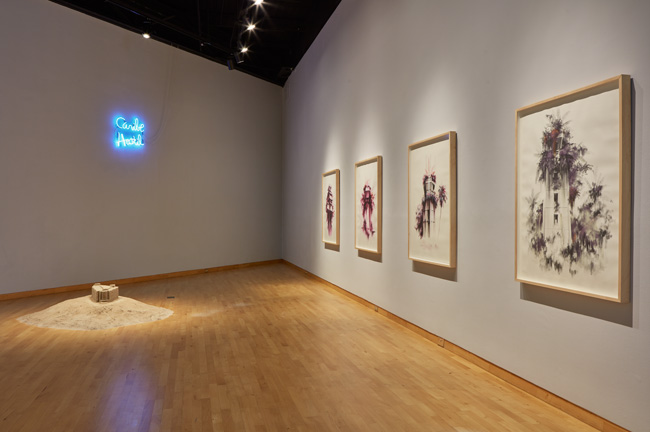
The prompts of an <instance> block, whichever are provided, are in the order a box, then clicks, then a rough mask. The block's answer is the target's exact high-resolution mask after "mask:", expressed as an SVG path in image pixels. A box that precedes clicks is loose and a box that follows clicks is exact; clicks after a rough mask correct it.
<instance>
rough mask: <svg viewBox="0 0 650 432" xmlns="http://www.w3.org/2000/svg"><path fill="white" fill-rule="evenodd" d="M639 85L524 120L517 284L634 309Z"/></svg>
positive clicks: (592, 90) (553, 104)
mask: <svg viewBox="0 0 650 432" xmlns="http://www.w3.org/2000/svg"><path fill="white" fill-rule="evenodd" d="M630 134H631V100H630V77H629V75H620V76H618V77H614V78H611V79H608V80H605V81H602V82H599V83H597V84H593V85H591V86H588V87H584V88H582V89H579V90H576V91H573V92H570V93H567V94H563V95H561V96H557V97H554V98H552V99H548V100H545V101H542V102H539V103H536V104H533V105H530V106H527V107H524V108H520V109H519V110H517V127H516V156H515V160H516V167H515V168H516V192H515V196H516V198H515V209H516V210H515V279H516V280H517V281H520V282H524V283H527V284H532V285H538V286H543V287H547V288H554V289H558V290H563V291H570V292H573V293H578V294H583V295H586V296H591V297H597V298H601V299H606V300H611V301H615V302H627V301H629V282H630V194H631V176H630V166H631V142H630V141H631V135H630Z"/></svg>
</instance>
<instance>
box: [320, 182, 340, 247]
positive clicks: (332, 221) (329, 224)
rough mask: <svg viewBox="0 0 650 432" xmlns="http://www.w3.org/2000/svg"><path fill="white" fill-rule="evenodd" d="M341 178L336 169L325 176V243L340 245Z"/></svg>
mask: <svg viewBox="0 0 650 432" xmlns="http://www.w3.org/2000/svg"><path fill="white" fill-rule="evenodd" d="M339 177H340V171H339V170H337V169H335V170H332V171H327V172H326V173H324V174H323V184H322V188H323V190H322V193H323V243H328V244H333V245H338V244H339V236H340V230H339V221H340V219H339V201H340V200H339Z"/></svg>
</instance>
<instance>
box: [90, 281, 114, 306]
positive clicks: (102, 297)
mask: <svg viewBox="0 0 650 432" xmlns="http://www.w3.org/2000/svg"><path fill="white" fill-rule="evenodd" d="M119 293H120V288H119V287H118V286H116V285H115V284H110V285H102V284H100V283H96V284H94V285H93V287H92V292H91V294H90V299H91V300H92V301H94V302H95V303H97V302H101V303H104V302H112V301H113V300H117V297H118V296H119Z"/></svg>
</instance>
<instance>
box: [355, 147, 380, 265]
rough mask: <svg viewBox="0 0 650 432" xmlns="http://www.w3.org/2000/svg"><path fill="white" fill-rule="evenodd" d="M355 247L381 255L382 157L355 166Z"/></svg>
mask: <svg viewBox="0 0 650 432" xmlns="http://www.w3.org/2000/svg"><path fill="white" fill-rule="evenodd" d="M354 219H355V227H354V247H355V248H357V249H359V250H362V251H366V252H373V253H377V254H380V253H381V156H376V157H374V158H371V159H366V160H363V161H361V162H357V163H356V164H354Z"/></svg>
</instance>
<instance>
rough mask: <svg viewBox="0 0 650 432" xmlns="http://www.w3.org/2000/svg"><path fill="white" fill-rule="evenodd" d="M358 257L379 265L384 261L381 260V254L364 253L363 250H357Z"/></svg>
mask: <svg viewBox="0 0 650 432" xmlns="http://www.w3.org/2000/svg"><path fill="white" fill-rule="evenodd" d="M357 255H358V256H359V258H365V259H368V260H370V261H374V262H378V263H380V262H382V259H381V257H382V255H381V254H380V253H373V252H368V251H363V250H357Z"/></svg>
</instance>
